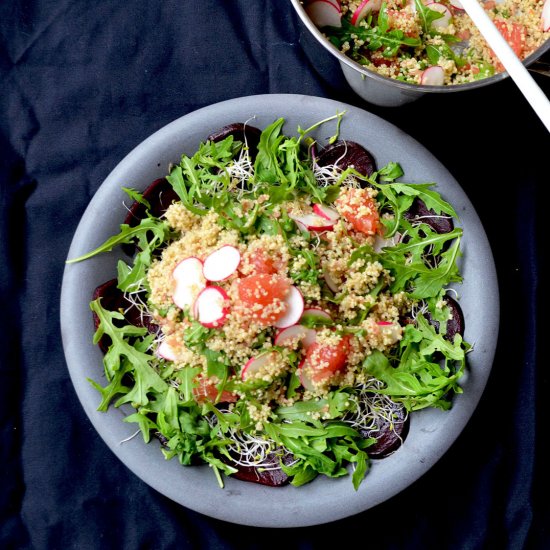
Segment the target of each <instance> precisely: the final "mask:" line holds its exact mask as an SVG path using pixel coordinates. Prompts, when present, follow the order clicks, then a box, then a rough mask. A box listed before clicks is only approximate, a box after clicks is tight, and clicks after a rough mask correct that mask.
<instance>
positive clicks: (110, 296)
mask: <svg viewBox="0 0 550 550" xmlns="http://www.w3.org/2000/svg"><path fill="white" fill-rule="evenodd" d="M97 298H101V305H102V307H103V308H104V309H107V310H109V311H122V312H124V318H125V319H126V321H127V322H128V323H129V324H131V325H134V326H136V327H142V328H146V329H147V330H148V331H149V332H150V333H152V334H154V333H156V332H157V331H158V326H157V325H156V324H155V323H153V321H152V319H151V317H150V316H148V315H147V316H142V315H141V313H140V311H139V309H138V308H137V307H136V306H134V305H133V304H132V303H131V302H129V301H128V300H127V299H126V297H125V296H124V293H123V292H122V291H121V290H119V289H118V288H117V280H116V279H111V280H110V281H107V282H106V283H103V284H102V285H100V286H98V287H97V288H96V289H95V290H94V293H93V296H92V300H96V299H97ZM93 319H94V328H95V330H97V327H98V326H99V317H98V316H97V315H96V314H95V313H93ZM110 342H111V339H110V338H109V337H108V336H107V335H103V336H102V338H101V340H100V341H99V343H98V344H99V347H100V349H101V351H102V352H103V353H106V352H107V350H108V349H109V345H110Z"/></svg>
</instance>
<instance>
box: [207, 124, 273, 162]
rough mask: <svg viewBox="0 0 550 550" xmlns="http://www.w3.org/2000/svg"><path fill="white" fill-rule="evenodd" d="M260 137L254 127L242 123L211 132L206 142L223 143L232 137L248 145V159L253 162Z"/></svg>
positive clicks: (259, 131) (258, 131)
mask: <svg viewBox="0 0 550 550" xmlns="http://www.w3.org/2000/svg"><path fill="white" fill-rule="evenodd" d="M261 135H262V132H261V130H259V129H258V128H256V127H255V126H250V125H249V124H243V123H242V122H234V123H233V124H228V125H227V126H224V127H223V128H220V129H219V130H217V131H216V132H213V133H212V134H210V135H209V136H208V137H207V138H206V139H207V141H214V142H216V143H217V142H218V141H223V140H224V139H225V138H227V137H229V136H233V139H234V140H235V141H240V142H242V143H246V144H248V151H249V154H250V159H251V160H252V161H253V162H254V160H255V159H256V155H257V154H258V143H260V136H261Z"/></svg>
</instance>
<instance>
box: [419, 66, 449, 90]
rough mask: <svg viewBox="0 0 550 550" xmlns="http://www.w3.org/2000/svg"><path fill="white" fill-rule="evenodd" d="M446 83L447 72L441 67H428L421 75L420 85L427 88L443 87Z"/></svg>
mask: <svg viewBox="0 0 550 550" xmlns="http://www.w3.org/2000/svg"><path fill="white" fill-rule="evenodd" d="M444 83H445V71H444V70H443V67H440V66H439V65H434V66H433V67H428V68H427V69H425V70H424V71H422V74H421V75H420V84H424V85H427V86H443V84H444Z"/></svg>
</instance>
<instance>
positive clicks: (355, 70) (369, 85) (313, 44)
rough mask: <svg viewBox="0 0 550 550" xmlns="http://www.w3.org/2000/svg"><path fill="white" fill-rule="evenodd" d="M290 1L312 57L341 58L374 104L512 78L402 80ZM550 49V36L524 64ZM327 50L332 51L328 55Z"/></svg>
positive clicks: (356, 84)
mask: <svg viewBox="0 0 550 550" xmlns="http://www.w3.org/2000/svg"><path fill="white" fill-rule="evenodd" d="M290 1H291V2H292V5H293V6H294V9H295V10H296V13H297V14H298V16H299V17H300V19H301V20H302V23H303V25H304V26H305V29H306V32H303V33H302V35H301V39H300V40H301V43H302V46H303V48H304V50H306V52H307V53H308V55H309V56H310V58H311V59H316V60H319V63H320V64H321V65H324V66H327V64H330V63H331V61H332V62H334V61H337V62H338V63H339V64H340V67H341V69H342V72H343V73H344V77H345V79H346V81H347V82H348V84H349V85H350V86H351V88H352V89H353V91H354V92H355V93H356V94H357V95H358V96H360V97H361V98H363V99H364V100H365V101H368V102H369V103H372V104H374V105H380V106H383V107H398V106H400V105H404V104H406V103H410V102H411V101H415V100H416V99H419V98H421V97H422V96H424V95H426V94H440V93H455V92H463V91H467V90H474V89H476V88H481V87H482V86H487V85H489V84H494V83H495V82H499V81H501V80H503V79H505V78H508V73H506V72H502V73H498V74H495V75H493V76H490V77H488V78H483V79H481V80H476V81H475V82H469V83H467V84H456V85H452V86H426V85H422V86H420V85H418V84H409V83H407V82H401V81H399V80H395V79H393V78H388V77H385V76H382V75H380V74H378V73H375V72H374V71H371V70H369V69H367V68H365V67H363V66H362V65H360V64H359V63H356V62H355V61H353V60H352V59H351V58H349V57H348V56H347V55H345V54H343V53H342V52H341V51H340V50H338V48H336V47H335V46H334V45H333V44H332V43H331V42H330V41H329V40H327V39H326V38H325V36H324V35H323V33H322V32H321V31H320V30H319V29H318V28H317V27H316V26H315V24H314V23H313V21H311V19H310V18H309V16H308V14H307V13H306V11H305V9H304V7H303V5H302V2H301V0H290ZM548 51H550V40H547V41H546V42H545V43H544V44H543V45H542V46H541V47H540V48H539V49H538V50H536V51H535V52H533V53H532V54H531V55H530V56H528V57H527V58H525V59H524V61H523V63H524V65H525V66H530V65H533V64H534V63H535V62H536V61H537V60H538V59H539V58H540V57H541V56H542V55H544V54H545V53H546V52H548ZM327 52H328V54H330V55H327ZM327 58H332V59H327ZM539 72H543V73H545V74H548V69H546V71H544V70H540V71H539Z"/></svg>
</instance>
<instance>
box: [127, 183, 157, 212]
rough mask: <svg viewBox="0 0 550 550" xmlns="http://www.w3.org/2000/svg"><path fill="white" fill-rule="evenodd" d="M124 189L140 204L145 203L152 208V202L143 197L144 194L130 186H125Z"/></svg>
mask: <svg viewBox="0 0 550 550" xmlns="http://www.w3.org/2000/svg"><path fill="white" fill-rule="evenodd" d="M122 190H123V191H124V192H125V193H126V194H127V195H128V196H129V197H130V198H131V199H132V200H133V201H136V202H137V203H139V204H143V206H145V207H146V208H147V209H148V210H149V209H150V208H151V203H150V202H149V201H148V200H147V199H145V198H144V197H143V194H142V193H140V192H139V191H136V190H135V189H131V188H130V187H123V188H122Z"/></svg>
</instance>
